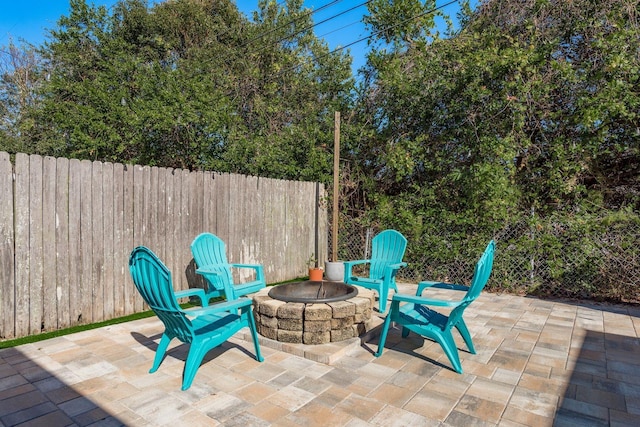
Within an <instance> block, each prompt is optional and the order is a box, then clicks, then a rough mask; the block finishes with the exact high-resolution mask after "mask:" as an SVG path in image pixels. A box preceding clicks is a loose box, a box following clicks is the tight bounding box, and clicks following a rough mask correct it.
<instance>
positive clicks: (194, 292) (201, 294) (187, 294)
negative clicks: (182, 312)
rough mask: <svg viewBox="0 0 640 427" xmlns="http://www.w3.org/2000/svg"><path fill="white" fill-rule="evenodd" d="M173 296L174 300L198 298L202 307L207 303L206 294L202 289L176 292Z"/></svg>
mask: <svg viewBox="0 0 640 427" xmlns="http://www.w3.org/2000/svg"><path fill="white" fill-rule="evenodd" d="M173 294H174V295H175V297H176V298H187V297H191V296H196V297H198V298H200V303H201V304H202V306H203V307H206V306H207V305H208V303H209V301H208V299H207V297H206V294H205V292H204V289H202V288H191V289H184V290H182V291H176V292H174V293H173Z"/></svg>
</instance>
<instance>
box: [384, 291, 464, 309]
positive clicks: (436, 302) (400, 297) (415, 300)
mask: <svg viewBox="0 0 640 427" xmlns="http://www.w3.org/2000/svg"><path fill="white" fill-rule="evenodd" d="M393 301H399V302H409V303H412V304H421V305H432V306H436V307H457V306H458V305H460V303H461V302H462V301H446V300H441V299H433V298H422V297H419V296H415V295H408V294H394V295H393Z"/></svg>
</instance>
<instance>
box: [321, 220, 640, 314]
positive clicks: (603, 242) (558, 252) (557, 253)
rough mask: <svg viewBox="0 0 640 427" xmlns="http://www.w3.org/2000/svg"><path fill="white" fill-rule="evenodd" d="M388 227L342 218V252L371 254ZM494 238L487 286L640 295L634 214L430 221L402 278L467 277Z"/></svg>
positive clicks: (623, 298) (604, 296) (634, 299)
mask: <svg viewBox="0 0 640 427" xmlns="http://www.w3.org/2000/svg"><path fill="white" fill-rule="evenodd" d="M383 228H384V227H372V226H366V225H362V224H361V223H359V222H358V220H355V219H353V218H348V217H345V218H341V221H340V224H339V232H338V233H339V234H338V257H337V258H338V259H339V260H356V259H368V258H369V256H370V250H371V239H372V238H373V237H374V236H375V235H376V234H377V233H378V232H380V231H382V229H383ZM329 229H330V231H329V250H330V251H332V249H333V248H332V247H331V241H332V240H331V233H332V230H331V227H329ZM491 239H494V240H495V242H496V258H495V261H494V267H493V272H492V276H491V279H490V281H489V284H488V285H487V289H488V290H490V291H492V292H509V293H515V294H519V295H536V296H541V297H549V298H570V299H576V300H583V299H587V300H595V301H610V302H622V303H639V302H640V245H639V242H640V221H639V220H638V217H637V215H631V216H618V217H616V215H611V214H609V215H601V216H590V215H582V216H577V217H551V218H540V217H536V216H535V215H532V214H529V215H526V216H524V215H523V216H522V217H521V218H520V219H518V220H515V221H513V222H510V223H507V224H504V226H503V227H502V228H500V229H498V230H495V231H494V232H493V233H485V235H481V234H474V235H469V234H465V233H460V232H459V231H458V230H455V229H447V228H446V226H441V227H431V228H429V232H425V233H422V234H421V235H420V236H416V237H408V247H407V252H406V254H405V258H404V260H405V261H406V262H407V263H408V266H407V267H406V268H403V269H401V271H400V272H399V273H398V280H400V281H404V282H410V283H417V282H419V281H421V280H439V281H447V282H455V283H462V284H469V281H470V279H471V277H472V275H473V269H474V267H475V263H476V261H477V259H478V258H479V256H480V255H481V254H482V251H483V250H484V248H485V246H486V244H487V243H488V241H489V240H491ZM331 256H332V253H330V257H331ZM363 268H364V267H363ZM359 274H366V271H362V270H361V271H359Z"/></svg>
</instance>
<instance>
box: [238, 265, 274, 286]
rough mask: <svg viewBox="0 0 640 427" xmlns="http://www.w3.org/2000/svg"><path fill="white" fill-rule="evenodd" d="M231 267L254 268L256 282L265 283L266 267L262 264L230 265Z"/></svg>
mask: <svg viewBox="0 0 640 427" xmlns="http://www.w3.org/2000/svg"><path fill="white" fill-rule="evenodd" d="M230 266H231V267H234V268H252V269H254V270H255V271H256V280H258V281H262V282H265V278H264V267H263V266H262V265H260V264H230ZM265 284H266V282H265Z"/></svg>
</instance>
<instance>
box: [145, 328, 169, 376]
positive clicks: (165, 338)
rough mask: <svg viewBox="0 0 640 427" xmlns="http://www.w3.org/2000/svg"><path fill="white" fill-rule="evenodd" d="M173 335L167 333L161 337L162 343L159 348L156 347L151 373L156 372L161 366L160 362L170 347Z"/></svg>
mask: <svg viewBox="0 0 640 427" xmlns="http://www.w3.org/2000/svg"><path fill="white" fill-rule="evenodd" d="M171 339H172V338H171V337H170V336H169V335H167V333H166V332H165V333H163V334H162V338H160V343H158V348H157V349H156V355H155V357H154V358H153V366H152V367H151V370H150V371H149V373H150V374H151V373H154V372H155V371H157V370H158V368H159V367H160V364H161V363H162V361H163V360H164V355H165V353H166V352H167V348H168V347H169V343H170V342H171Z"/></svg>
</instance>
